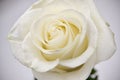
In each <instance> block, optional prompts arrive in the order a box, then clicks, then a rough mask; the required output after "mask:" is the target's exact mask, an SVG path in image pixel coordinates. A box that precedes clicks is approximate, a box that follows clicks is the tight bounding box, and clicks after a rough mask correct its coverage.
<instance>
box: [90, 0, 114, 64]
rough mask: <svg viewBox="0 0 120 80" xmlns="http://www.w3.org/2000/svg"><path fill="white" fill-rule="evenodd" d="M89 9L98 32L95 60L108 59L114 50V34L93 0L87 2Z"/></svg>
mask: <svg viewBox="0 0 120 80" xmlns="http://www.w3.org/2000/svg"><path fill="white" fill-rule="evenodd" d="M89 4H90V9H91V16H92V19H93V21H94V22H95V25H96V27H97V29H98V32H99V36H98V37H99V38H98V43H97V45H98V47H97V59H98V60H97V62H100V61H104V60H106V59H109V58H110V57H111V56H112V55H113V54H114V52H115V50H116V45H115V40H114V34H113V32H112V31H111V30H110V28H109V27H108V25H106V22H105V21H104V20H103V19H102V17H101V16H100V14H99V13H98V11H97V9H96V7H95V4H94V2H93V1H92V0H91V2H89Z"/></svg>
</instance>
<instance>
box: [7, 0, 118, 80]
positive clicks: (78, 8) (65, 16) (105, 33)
mask: <svg viewBox="0 0 120 80" xmlns="http://www.w3.org/2000/svg"><path fill="white" fill-rule="evenodd" d="M8 38H9V41H10V43H11V46H12V50H13V53H14V55H15V57H16V58H17V59H18V60H19V61H20V62H21V63H22V64H24V65H25V66H27V67H29V68H31V69H32V71H33V74H34V76H35V77H36V78H37V79H38V80H85V79H87V77H88V76H89V75H90V72H91V70H92V68H93V67H94V66H95V64H97V63H99V62H101V61H104V60H106V59H108V58H110V57H111V56H112V55H113V53H114V52H115V49H116V46H115V41H114V34H113V33H112V31H111V30H110V28H109V27H108V26H107V24H106V22H105V21H104V20H103V19H102V18H101V16H100V15H99V13H98V11H97V9H96V7H95V4H94V1H93V0H38V1H37V2H36V3H34V4H33V5H32V6H31V7H30V8H29V9H28V10H27V11H26V12H25V13H24V14H23V15H22V16H21V17H20V19H19V20H18V21H17V22H16V24H15V25H14V27H13V28H12V29H11V31H10V33H9V35H8Z"/></svg>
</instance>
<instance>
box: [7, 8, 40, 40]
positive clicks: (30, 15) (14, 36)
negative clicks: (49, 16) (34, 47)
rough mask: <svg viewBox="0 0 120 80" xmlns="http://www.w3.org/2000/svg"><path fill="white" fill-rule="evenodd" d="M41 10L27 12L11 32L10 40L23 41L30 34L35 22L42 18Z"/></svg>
mask: <svg viewBox="0 0 120 80" xmlns="http://www.w3.org/2000/svg"><path fill="white" fill-rule="evenodd" d="M40 13H41V9H36V10H31V11H29V10H28V11H26V13H25V14H23V15H22V16H21V17H20V19H19V20H18V21H17V22H16V24H15V25H14V27H13V28H12V29H11V30H10V33H9V35H8V39H9V40H12V41H18V42H19V41H20V42H21V41H23V40H24V38H25V36H26V35H27V33H28V32H29V30H30V28H31V25H32V24H33V22H34V20H37V19H38V18H39V17H40V15H39V14H40Z"/></svg>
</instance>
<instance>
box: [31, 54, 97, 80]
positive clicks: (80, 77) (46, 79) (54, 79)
mask: <svg viewBox="0 0 120 80" xmlns="http://www.w3.org/2000/svg"><path fill="white" fill-rule="evenodd" d="M95 61H96V54H94V55H93V56H92V57H91V58H90V59H89V60H88V61H87V62H86V63H85V64H84V66H83V67H82V68H81V69H80V70H77V71H73V72H69V73H56V72H46V73H39V72H36V71H34V70H33V74H34V76H35V77H36V78H37V79H38V80H86V78H87V77H88V76H89V74H90V72H91V70H92V68H93V66H94V65H95Z"/></svg>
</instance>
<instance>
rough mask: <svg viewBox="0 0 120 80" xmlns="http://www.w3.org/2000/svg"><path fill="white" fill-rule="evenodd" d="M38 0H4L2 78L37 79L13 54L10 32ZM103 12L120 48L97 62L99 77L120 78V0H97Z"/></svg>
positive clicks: (0, 12) (0, 3)
mask: <svg viewBox="0 0 120 80" xmlns="http://www.w3.org/2000/svg"><path fill="white" fill-rule="evenodd" d="M35 1H36V0H0V80H33V76H32V73H31V71H30V69H28V68H26V67H25V66H23V65H22V64H20V63H19V62H18V61H17V60H16V59H15V58H14V57H13V55H12V52H11V49H10V45H9V43H8V41H7V35H8V32H9V30H10V28H11V27H12V26H13V24H14V23H15V21H16V20H17V19H18V18H19V17H20V16H21V15H22V14H23V13H24V12H25V10H26V9H27V8H28V7H29V6H30V5H31V4H32V3H33V2H35ZM96 5H97V7H98V9H99V12H100V13H101V15H102V16H103V17H104V18H105V19H106V20H107V21H108V22H109V23H110V25H111V29H112V30H113V32H114V33H115V38H116V43H117V48H118V49H117V51H116V53H115V54H114V56H113V57H112V58H111V59H109V60H107V61H105V62H102V63H100V64H98V65H97V66H96V68H97V70H98V74H99V80H120V54H119V53H120V49H119V48H120V0H96Z"/></svg>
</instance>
